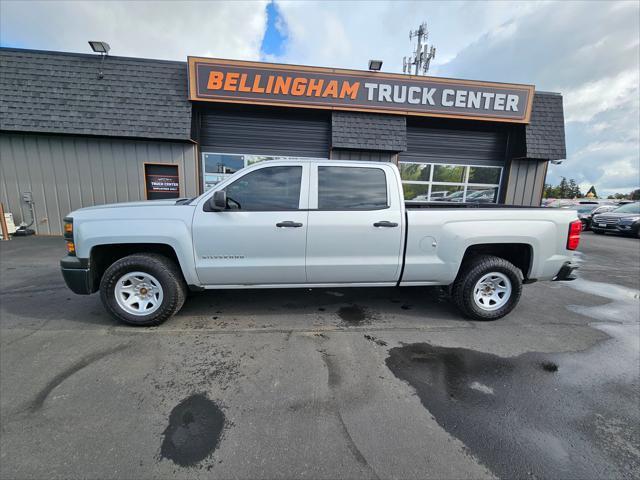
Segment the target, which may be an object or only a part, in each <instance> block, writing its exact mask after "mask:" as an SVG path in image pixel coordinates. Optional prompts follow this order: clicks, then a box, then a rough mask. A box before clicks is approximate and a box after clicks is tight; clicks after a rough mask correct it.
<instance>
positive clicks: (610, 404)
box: [0, 233, 640, 479]
mask: <svg viewBox="0 0 640 480" xmlns="http://www.w3.org/2000/svg"><path fill="white" fill-rule="evenodd" d="M62 249H63V246H62V240H61V239H56V238H23V239H15V240H12V241H11V242H8V243H2V244H0V255H1V265H0V294H1V295H2V297H1V305H0V433H1V436H0V477H1V478H403V479H404V478H416V479H420V478H456V479H458V478H474V479H476V478H495V477H500V478H511V477H519V478H638V477H639V476H640V429H639V427H638V426H639V425H640V411H639V409H640V406H639V405H640V385H639V377H640V357H639V353H638V352H639V344H640V326H639V324H638V318H639V317H640V311H639V304H640V300H639V296H638V288H639V287H640V285H639V282H640V275H639V273H640V241H638V240H637V239H630V238H620V237H610V236H606V237H602V236H595V235H593V234H591V233H586V234H585V235H584V238H583V242H582V246H581V252H582V253H581V259H582V261H583V265H582V268H581V278H580V279H579V280H576V281H575V282H571V283H538V284H533V285H528V286H526V287H525V288H524V292H523V298H522V301H521V304H520V305H519V307H518V308H517V309H516V310H515V311H514V312H513V313H512V314H511V315H510V316H508V317H507V318H505V319H502V320H499V321H496V322H489V323H485V322H471V321H467V320H465V319H462V318H460V316H459V315H458V313H457V312H456V310H455V309H454V308H453V307H452V306H451V305H450V303H449V302H448V301H447V299H446V296H445V295H443V293H442V292H441V291H440V289H435V288H433V289H423V288H409V289H400V290H398V289H329V290H289V291H287V290H271V291H269V290H257V291H220V292H208V293H205V294H198V295H194V296H192V297H191V298H190V299H189V300H188V302H187V304H186V305H185V307H184V309H183V310H182V311H181V312H180V313H179V314H178V315H177V316H176V317H175V318H173V319H171V320H170V321H168V322H167V323H165V324H164V325H161V326H160V327H155V328H130V327H126V326H123V325H120V324H117V323H116V322H114V321H113V320H111V319H110V318H109V317H108V316H107V315H106V313H105V312H104V310H103V308H102V306H101V304H100V301H99V298H98V297H97V296H95V295H93V296H88V297H86V296H85V297H81V296H75V295H73V294H72V293H71V292H69V291H68V290H67V289H66V288H65V287H64V284H63V282H62V279H61V277H60V275H59V273H58V270H57V260H58V258H59V256H60V255H62Z"/></svg>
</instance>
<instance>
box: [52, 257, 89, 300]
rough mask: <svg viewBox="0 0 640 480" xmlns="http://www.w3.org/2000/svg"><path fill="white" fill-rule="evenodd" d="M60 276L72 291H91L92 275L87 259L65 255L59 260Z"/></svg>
mask: <svg viewBox="0 0 640 480" xmlns="http://www.w3.org/2000/svg"><path fill="white" fill-rule="evenodd" d="M60 270H61V271H62V278H64V283H66V284H67V287H69V288H70V289H71V291H72V292H73V293H77V294H79V295H89V294H90V293H93V292H94V290H93V276H92V275H91V269H90V268H89V260H88V259H86V258H78V257H74V256H71V255H67V256H66V257H64V258H63V259H62V260H60Z"/></svg>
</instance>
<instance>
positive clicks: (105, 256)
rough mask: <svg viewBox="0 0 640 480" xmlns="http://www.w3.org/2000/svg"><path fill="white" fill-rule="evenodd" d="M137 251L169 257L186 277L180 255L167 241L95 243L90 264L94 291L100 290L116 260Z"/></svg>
mask: <svg viewBox="0 0 640 480" xmlns="http://www.w3.org/2000/svg"><path fill="white" fill-rule="evenodd" d="M136 253H139V254H144V253H155V254H158V255H162V256H164V257H167V258H169V259H170V260H172V261H173V262H175V264H176V266H177V267H178V269H179V270H180V273H181V274H182V278H183V279H185V275H184V272H183V270H182V266H181V265H180V260H179V259H178V255H177V253H176V251H175V249H174V248H173V247H172V246H171V245H167V244H165V243H109V244H103V245H94V246H93V247H92V248H91V252H90V256H89V265H90V266H91V288H92V291H93V292H96V291H97V290H98V288H99V286H100V280H101V279H102V276H103V275H104V272H105V271H106V270H107V268H109V266H111V265H113V263H114V262H116V261H118V260H120V259H121V258H124V257H127V256H129V255H133V254H136Z"/></svg>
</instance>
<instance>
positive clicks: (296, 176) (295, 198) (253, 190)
mask: <svg viewBox="0 0 640 480" xmlns="http://www.w3.org/2000/svg"><path fill="white" fill-rule="evenodd" d="M301 180H302V167H295V166H291V167H268V168H261V169H260V170H256V171H254V172H250V173H247V174H246V175H244V176H242V177H240V178H239V179H238V180H236V181H235V182H233V183H231V184H230V185H229V186H228V187H227V188H225V191H226V193H227V203H228V206H229V208H230V209H232V210H248V211H270V210H297V209H298V207H299V204H300V184H301Z"/></svg>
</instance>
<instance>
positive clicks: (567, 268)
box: [553, 262, 578, 282]
mask: <svg viewBox="0 0 640 480" xmlns="http://www.w3.org/2000/svg"><path fill="white" fill-rule="evenodd" d="M577 269H578V265H577V264H575V263H571V262H565V263H564V265H562V268H560V270H559V271H558V274H557V275H556V276H555V277H553V281H554V282H562V281H569V280H575V279H576V278H577V277H576V275H575V274H574V273H573V272H574V270H577Z"/></svg>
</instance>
